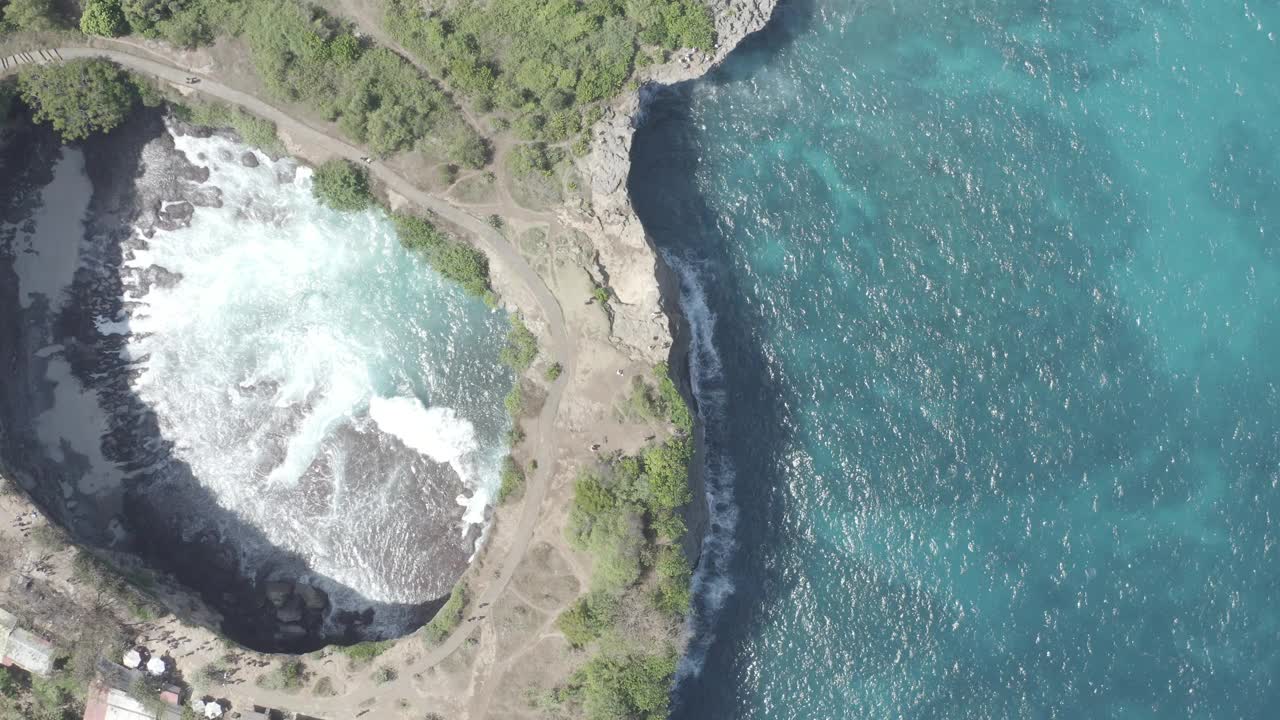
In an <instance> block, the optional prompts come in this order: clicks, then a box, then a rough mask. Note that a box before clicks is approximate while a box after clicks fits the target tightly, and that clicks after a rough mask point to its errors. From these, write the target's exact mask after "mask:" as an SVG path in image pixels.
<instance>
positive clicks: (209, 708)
mask: <svg viewBox="0 0 1280 720" xmlns="http://www.w3.org/2000/svg"><path fill="white" fill-rule="evenodd" d="M204 716H205V717H207V718H220V717H222V706H221V705H219V704H218V703H216V702H211V703H209V704H208V705H205V706H204Z"/></svg>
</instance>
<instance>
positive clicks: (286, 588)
mask: <svg viewBox="0 0 1280 720" xmlns="http://www.w3.org/2000/svg"><path fill="white" fill-rule="evenodd" d="M265 589H266V593H267V600H269V601H270V602H271V604H272V605H275V606H276V607H283V606H284V604H285V601H287V600H288V599H289V596H290V595H292V594H293V583H291V582H285V581H283V580H272V581H271V582H269V583H267V584H266V588H265Z"/></svg>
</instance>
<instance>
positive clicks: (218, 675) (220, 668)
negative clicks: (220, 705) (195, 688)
mask: <svg viewBox="0 0 1280 720" xmlns="http://www.w3.org/2000/svg"><path fill="white" fill-rule="evenodd" d="M234 674H235V657H234V656H231V655H224V656H222V657H221V658H219V659H218V660H214V661H213V662H211V663H208V664H206V665H204V666H203V667H201V668H200V672H199V676H200V679H201V680H204V681H205V682H207V683H211V684H213V685H226V684H228V683H230V682H231V676H232V675H234Z"/></svg>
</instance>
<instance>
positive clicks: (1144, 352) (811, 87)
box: [629, 0, 1280, 719]
mask: <svg viewBox="0 0 1280 720" xmlns="http://www.w3.org/2000/svg"><path fill="white" fill-rule="evenodd" d="M1278 37H1280V6H1278V5H1276V4H1275V3H1245V2H1240V1H1237V0H1229V1H1227V2H1206V1H1200V0H1188V1H1187V2H1166V1H1163V0H1121V1H1119V2H1110V3H1099V2H1084V1H1080V0H1068V1H1067V2H1053V3H1044V2H1031V1H1028V0H1000V1H999V2H994V3H985V4H984V3H971V2H958V1H954V0H943V1H941V2H939V1H936V0H929V1H926V0H905V1H904V2H894V3H855V2H850V1H848V0H794V1H792V2H784V3H783V4H782V5H781V6H780V8H779V9H778V11H777V14H776V15H775V17H774V19H773V21H772V24H771V26H770V27H769V28H768V29H767V30H766V31H765V32H764V33H762V34H760V35H758V36H756V37H754V38H752V39H750V40H748V41H747V42H746V43H745V44H744V45H743V46H742V47H741V48H740V49H739V50H738V51H737V52H735V53H734V54H733V55H732V56H730V58H729V59H728V60H727V61H726V63H725V64H724V65H723V66H722V67H721V68H720V69H719V70H717V71H716V72H715V73H713V74H712V75H711V76H709V77H708V78H706V79H704V80H702V81H698V82H694V83H689V84H685V85H682V86H679V87H677V88H674V89H671V90H669V91H666V92H664V93H661V94H660V95H659V97H657V98H656V99H655V100H654V101H653V102H652V103H651V104H650V105H649V106H648V108H647V113H646V117H645V120H644V122H643V124H642V126H641V128H640V130H639V131H638V133H637V135H636V139H635V144H634V148H633V153H632V160H633V168H632V172H631V176H630V181H629V188H630V192H631V194H632V197H633V201H634V204H635V207H636V210H637V212H638V214H639V215H640V217H641V219H642V221H643V222H644V224H645V226H646V230H647V231H648V233H649V234H650V236H651V237H652V238H653V241H654V242H655V244H656V245H657V247H658V248H659V250H660V251H661V252H662V254H663V255H664V256H665V257H666V259H667V261H668V263H669V264H670V265H671V266H672V267H673V269H675V270H676V271H677V273H678V274H679V275H680V276H681V278H682V280H683V297H682V301H681V303H682V307H683V309H684V313H685V315H686V316H687V317H688V318H689V320H690V323H691V325H692V328H693V333H692V334H693V347H692V348H691V375H692V379H693V384H694V388H695V394H696V396H697V399H698V404H699V412H700V415H701V416H702V419H703V421H704V423H705V425H706V433H707V445H708V447H707V453H706V466H705V468H704V470H705V471H706V476H707V485H708V490H709V497H710V499H709V502H710V506H711V509H712V519H713V523H712V528H711V531H710V534H709V536H708V542H707V545H706V549H705V550H704V554H703V558H702V561H701V565H700V567H699V573H698V579H697V581H696V589H697V592H698V595H697V599H696V600H695V606H696V610H697V620H696V622H695V624H694V630H695V634H694V639H693V641H692V643H691V646H690V650H689V653H688V655H687V657H686V659H685V662H684V665H683V667H682V669H681V676H680V681H679V683H678V686H677V688H676V690H675V701H676V706H677V709H676V712H675V716H676V717H680V718H730V717H751V718H819V717H821V718H837V717H850V718H853V717H911V718H975V719H976V718H1009V717H1034V718H1067V717H1112V718H1145V717H1150V718H1162V717H1195V718H1258V717H1269V716H1270V715H1271V714H1272V713H1273V712H1274V711H1273V710H1269V708H1274V707H1275V706H1276V704H1277V702H1278V701H1280V689H1278V688H1277V686H1276V684H1275V681H1274V675H1275V668H1277V667H1280V656H1278V653H1280V651H1278V649H1277V648H1280V643H1278V642H1277V641H1278V640H1280V622H1277V613H1276V610H1275V603H1274V598H1275V597H1276V593H1277V590H1280V564H1277V562H1276V551H1277V550H1276V548H1277V546H1278V543H1277V541H1278V540H1280V529H1278V528H1277V522H1278V521H1280V489H1277V486H1278V483H1277V467H1278V466H1280V449H1278V446H1277V432H1278V431H1280V397H1278V394H1277V387H1278V386H1280V370H1277V367H1276V364H1275V363H1274V361H1273V358H1274V357H1275V355H1276V353H1277V351H1280V327H1277V317H1280V315H1278V313H1277V310H1280V308H1278V307H1277V305H1278V303H1280V267H1278V266H1277V247H1276V239H1275V238H1276V235H1277V233H1278V232H1280V214H1278V213H1280V134H1278V131H1277V129H1276V125H1275V123H1274V121H1273V118H1274V112H1275V109H1276V108H1277V107H1280V75H1278V74H1277V73H1275V71H1274V68H1275V67H1277V63H1278V62H1280V45H1277V38H1278Z"/></svg>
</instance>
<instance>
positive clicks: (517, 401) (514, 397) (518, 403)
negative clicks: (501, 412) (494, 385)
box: [502, 380, 524, 420]
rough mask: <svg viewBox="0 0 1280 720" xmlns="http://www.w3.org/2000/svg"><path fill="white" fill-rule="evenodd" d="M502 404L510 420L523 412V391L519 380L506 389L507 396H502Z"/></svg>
mask: <svg viewBox="0 0 1280 720" xmlns="http://www.w3.org/2000/svg"><path fill="white" fill-rule="evenodd" d="M502 406H503V407H505V408H506V409H507V414H508V415H510V416H511V419H512V420H516V419H518V418H519V417H520V416H521V415H523V414H524V391H523V390H521V389H520V381H518V380H517V381H516V384H515V385H512V386H511V389H510V390H509V391H507V396H506V397H504V398H502Z"/></svg>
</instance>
